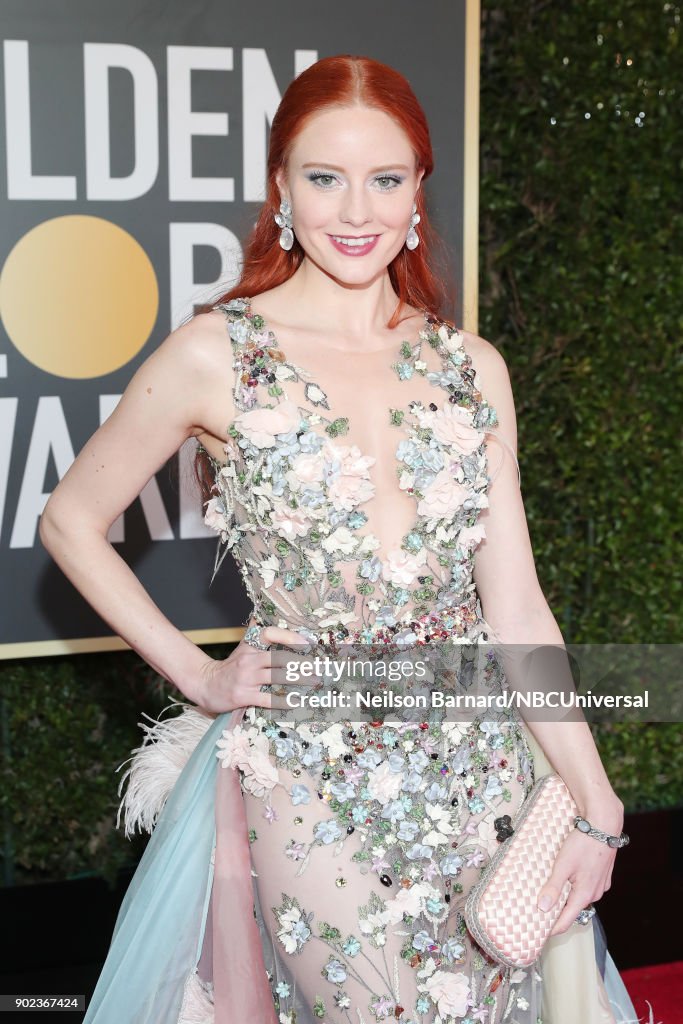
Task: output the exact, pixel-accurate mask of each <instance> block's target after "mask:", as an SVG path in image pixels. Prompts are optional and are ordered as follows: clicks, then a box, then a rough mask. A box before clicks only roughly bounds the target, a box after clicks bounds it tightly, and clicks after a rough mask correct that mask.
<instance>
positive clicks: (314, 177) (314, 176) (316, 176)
mask: <svg viewBox="0 0 683 1024" xmlns="http://www.w3.org/2000/svg"><path fill="white" fill-rule="evenodd" d="M335 177H336V175H334V174H331V173H329V171H311V173H310V174H309V175H308V180H309V181H312V182H313V183H314V184H315V183H316V182H318V181H319V180H320V178H335ZM403 180H404V179H403V178H401V177H399V176H398V175H397V174H378V175H377V177H376V178H375V181H393V183H394V184H393V185H391V186H388V187H386V188H385V187H380V192H392V191H393V190H394V189H395V188H396V187H397V186H398V185H400V184H401V183H402V182H403ZM317 187H318V188H322V189H327V188H330V187H331V186H330V185H318V186H317Z"/></svg>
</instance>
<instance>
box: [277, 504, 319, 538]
mask: <svg viewBox="0 0 683 1024" xmlns="http://www.w3.org/2000/svg"><path fill="white" fill-rule="evenodd" d="M271 522H272V523H273V526H274V527H275V529H276V531H277V532H278V533H279V534H280V536H281V537H284V538H285V539H286V540H293V539H294V537H305V536H306V534H307V533H308V531H309V529H310V526H311V521H310V519H309V518H308V516H307V515H306V513H305V511H304V509H301V508H289V506H288V505H281V506H279V508H276V509H275V511H274V512H273V514H272V515H271Z"/></svg>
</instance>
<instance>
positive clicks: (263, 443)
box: [235, 399, 301, 448]
mask: <svg viewBox="0 0 683 1024" xmlns="http://www.w3.org/2000/svg"><path fill="white" fill-rule="evenodd" d="M300 421H301V413H300V412H299V408H298V406H297V405H296V404H295V403H294V402H291V401H289V400H288V399H287V400H285V401H282V402H280V403H279V404H278V405H276V406H275V408H273V409H261V408H258V409H252V410H250V411H249V412H243V413H240V415H239V416H238V417H237V419H236V420H235V426H236V427H237V429H238V430H239V431H240V433H241V434H243V435H244V437H246V438H247V440H248V441H251V443H252V444H253V445H254V447H255V448H273V447H274V445H275V436H276V434H288V433H289V432H290V431H291V430H296V428H297V427H298V426H299V423H300Z"/></svg>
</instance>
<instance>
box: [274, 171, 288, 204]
mask: <svg viewBox="0 0 683 1024" xmlns="http://www.w3.org/2000/svg"><path fill="white" fill-rule="evenodd" d="M275 184H276V185H277V187H278V189H279V191H280V198H281V199H287V198H288V197H289V193H288V188H287V179H286V176H285V173H284V171H283V170H282V168H281V167H280V168H279V169H278V170H277V171H276V172H275Z"/></svg>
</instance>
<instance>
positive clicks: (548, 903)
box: [538, 892, 555, 910]
mask: <svg viewBox="0 0 683 1024" xmlns="http://www.w3.org/2000/svg"><path fill="white" fill-rule="evenodd" d="M554 902H555V901H554V900H553V898H552V896H551V895H550V893H547V892H546V893H544V895H543V896H541V898H540V900H539V901H538V905H539V907H540V908H541V910H550V908H551V907H552V905H553V903H554Z"/></svg>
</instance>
